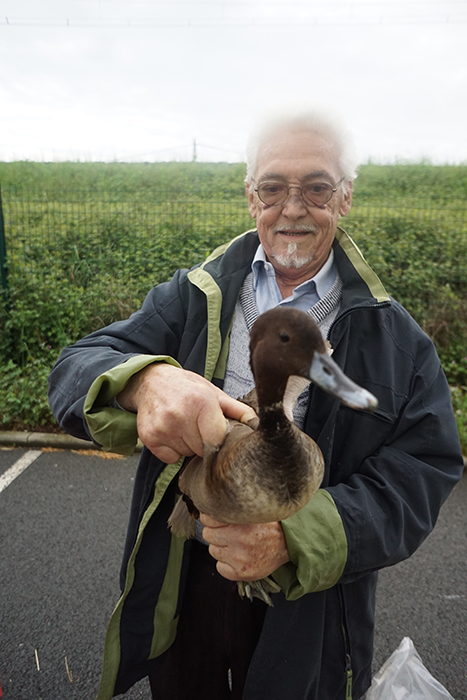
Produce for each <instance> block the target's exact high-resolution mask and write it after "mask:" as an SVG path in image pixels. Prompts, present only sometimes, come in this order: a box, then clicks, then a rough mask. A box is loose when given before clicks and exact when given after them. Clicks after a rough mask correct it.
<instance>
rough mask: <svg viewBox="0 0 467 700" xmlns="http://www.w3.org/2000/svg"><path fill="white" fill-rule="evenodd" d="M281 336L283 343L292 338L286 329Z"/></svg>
mask: <svg viewBox="0 0 467 700" xmlns="http://www.w3.org/2000/svg"><path fill="white" fill-rule="evenodd" d="M279 338H280V339H281V340H282V342H283V343H288V342H289V340H290V338H289V336H288V335H287V333H286V332H285V331H281V332H280V333H279Z"/></svg>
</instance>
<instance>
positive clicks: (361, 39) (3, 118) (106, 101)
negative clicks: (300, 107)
mask: <svg viewBox="0 0 467 700" xmlns="http://www.w3.org/2000/svg"><path fill="white" fill-rule="evenodd" d="M287 101H310V102H313V101H319V102H325V103H328V104H331V105H332V106H334V107H337V108H338V109H340V110H341V111H343V112H344V113H345V114H346V115H347V118H348V121H349V123H350V125H351V127H352V129H353V132H354V134H355V137H356V141H357V147H358V150H359V154H360V157H361V159H362V160H363V161H366V160H368V159H372V160H374V161H376V162H394V161H395V160H417V159H420V158H427V159H429V160H431V161H432V162H434V163H446V162H447V163H466V162H467V128H466V124H467V109H466V108H467V0H453V1H450V0H447V1H445V0H435V1H430V0H413V1H412V0H394V1H390V2H382V1H381V0H364V1H363V2H351V1H350V0H340V2H326V0H320V2H315V0H308V1H307V0H297V2H294V1H293V0H291V1H287V2H285V1H284V0H280V1H279V0H269V1H267V0H262V1H261V2H256V1H255V0H225V1H222V0H205V1H204V2H202V1H201V0H186V1H185V2H180V1H179V0H165V1H160V0H0V160H18V159H28V160H135V161H137V160H149V161H153V160H172V159H175V160H191V158H192V154H193V142H194V140H195V139H196V153H197V158H198V160H203V161H204V160H213V161H217V160H226V161H241V160H243V159H244V147H245V142H246V139H247V134H248V132H249V129H250V127H251V124H252V123H253V122H254V121H255V119H256V117H257V115H258V114H259V113H262V112H264V111H266V110H268V109H273V108H274V106H275V105H277V104H283V103H284V102H287Z"/></svg>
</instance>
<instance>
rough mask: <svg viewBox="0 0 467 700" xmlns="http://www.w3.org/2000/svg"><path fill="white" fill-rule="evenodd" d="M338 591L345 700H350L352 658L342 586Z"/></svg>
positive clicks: (338, 587) (339, 586) (340, 585)
mask: <svg viewBox="0 0 467 700" xmlns="http://www.w3.org/2000/svg"><path fill="white" fill-rule="evenodd" d="M337 590H338V591H339V603H340V608H341V628H342V637H343V639H344V651H345V675H346V685H345V700H352V686H353V670H352V656H351V649H350V638H349V630H348V625H347V611H346V607H345V599H344V591H343V590H342V584H339V585H338V586H337Z"/></svg>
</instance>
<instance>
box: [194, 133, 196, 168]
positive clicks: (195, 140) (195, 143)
mask: <svg viewBox="0 0 467 700" xmlns="http://www.w3.org/2000/svg"><path fill="white" fill-rule="evenodd" d="M193 163H196V139H193Z"/></svg>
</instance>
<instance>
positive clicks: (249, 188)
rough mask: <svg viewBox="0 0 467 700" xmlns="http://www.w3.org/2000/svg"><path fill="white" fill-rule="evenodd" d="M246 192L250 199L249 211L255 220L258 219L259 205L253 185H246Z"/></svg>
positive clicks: (248, 183)
mask: <svg viewBox="0 0 467 700" xmlns="http://www.w3.org/2000/svg"><path fill="white" fill-rule="evenodd" d="M245 191H246V196H247V199H248V211H249V212H250V214H251V216H252V217H253V219H256V217H257V216H258V208H257V207H258V203H257V197H256V193H255V190H254V187H253V183H251V182H247V183H245Z"/></svg>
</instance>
